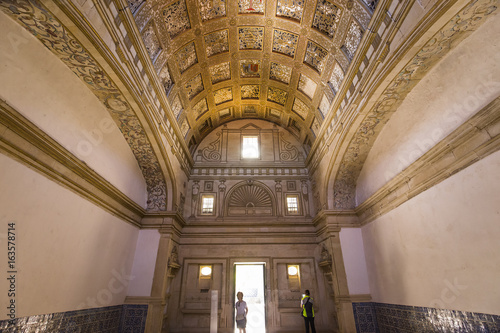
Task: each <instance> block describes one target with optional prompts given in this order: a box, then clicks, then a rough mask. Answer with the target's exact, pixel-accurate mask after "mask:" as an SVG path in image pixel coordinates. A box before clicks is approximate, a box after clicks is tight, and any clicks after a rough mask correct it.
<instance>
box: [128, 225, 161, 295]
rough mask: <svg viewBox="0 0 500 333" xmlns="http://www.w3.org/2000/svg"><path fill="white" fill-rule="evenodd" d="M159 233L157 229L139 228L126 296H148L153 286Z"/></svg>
mask: <svg viewBox="0 0 500 333" xmlns="http://www.w3.org/2000/svg"><path fill="white" fill-rule="evenodd" d="M159 244H160V233H159V232H158V230H140V231H139V237H138V239H137V246H136V250H135V256H134V265H133V266H132V276H133V277H134V278H133V280H132V281H130V285H129V289H128V296H150V295H151V287H152V286H153V275H154V271H155V264H156V256H157V254H158V245H159Z"/></svg>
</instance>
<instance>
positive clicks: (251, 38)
mask: <svg viewBox="0 0 500 333" xmlns="http://www.w3.org/2000/svg"><path fill="white" fill-rule="evenodd" d="M238 39H239V48H240V50H262V46H263V43H264V41H263V40H264V28H262V27H241V28H238Z"/></svg>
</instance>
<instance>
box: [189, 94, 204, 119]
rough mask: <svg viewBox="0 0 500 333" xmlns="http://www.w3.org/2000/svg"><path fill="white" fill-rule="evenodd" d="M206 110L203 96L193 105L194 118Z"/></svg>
mask: <svg viewBox="0 0 500 333" xmlns="http://www.w3.org/2000/svg"><path fill="white" fill-rule="evenodd" d="M207 111H208V104H207V99H206V98H203V99H201V100H200V101H199V102H198V103H196V104H195V105H194V106H193V113H194V116H195V118H196V119H198V118H200V117H201V116H202V115H203V114H205V112H207Z"/></svg>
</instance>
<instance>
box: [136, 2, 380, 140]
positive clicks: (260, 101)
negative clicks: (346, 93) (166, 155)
mask: <svg viewBox="0 0 500 333" xmlns="http://www.w3.org/2000/svg"><path fill="white" fill-rule="evenodd" d="M128 2H129V6H130V9H131V11H132V12H133V15H134V19H135V21H136V24H137V27H138V28H139V31H141V35H142V38H143V42H144V44H145V46H146V49H147V51H148V54H149V58H150V59H151V62H152V63H153V65H154V68H155V69H156V71H157V73H158V76H159V78H160V81H161V83H162V84H163V86H164V87H165V94H166V95H167V96H168V101H169V103H170V108H171V110H172V113H173V115H174V116H175V117H176V119H177V120H178V122H179V126H180V128H181V132H182V134H183V135H184V137H185V139H186V142H188V143H190V142H200V141H201V139H202V138H203V137H204V136H205V135H207V134H208V133H210V131H211V130H212V129H213V128H215V127H217V126H219V125H220V124H221V123H222V122H226V121H230V120H234V119H239V118H246V117H250V118H263V119H267V120H270V121H273V122H274V123H276V124H278V125H280V126H282V127H284V128H288V129H289V130H290V132H291V133H293V134H294V135H295V136H297V138H298V139H300V140H301V141H302V142H306V141H307V142H310V141H312V140H314V138H315V137H316V135H317V133H318V131H319V127H320V126H321V122H322V120H323V118H324V117H325V116H326V115H327V114H328V113H329V112H332V110H330V108H331V105H332V104H333V103H332V102H333V99H334V98H335V94H336V93H337V92H338V91H339V89H340V87H341V85H342V83H343V80H344V76H345V74H344V73H346V72H347V70H348V68H349V65H350V63H351V61H352V59H353V57H354V55H355V54H356V51H357V49H358V47H359V44H360V41H361V39H362V37H363V34H364V31H365V30H366V29H367V26H368V23H369V20H370V18H371V15H372V12H373V9H371V8H370V5H371V1H365V0H268V1H266V0H235V1H228V0H178V1H169V0H145V1H139V0H129V1H128ZM193 138H194V139H193Z"/></svg>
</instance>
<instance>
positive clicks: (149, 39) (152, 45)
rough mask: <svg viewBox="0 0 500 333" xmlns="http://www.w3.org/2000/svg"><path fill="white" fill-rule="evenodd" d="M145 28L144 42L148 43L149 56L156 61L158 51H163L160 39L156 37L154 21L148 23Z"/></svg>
mask: <svg viewBox="0 0 500 333" xmlns="http://www.w3.org/2000/svg"><path fill="white" fill-rule="evenodd" d="M144 30H145V31H144V32H143V33H142V39H144V44H146V49H147V50H148V54H149V57H150V58H151V60H153V61H154V60H155V58H156V56H157V55H158V53H160V51H161V45H160V41H159V40H158V37H156V32H155V28H154V24H153V23H152V22H151V23H150V24H148V25H147V27H146V29H144Z"/></svg>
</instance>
